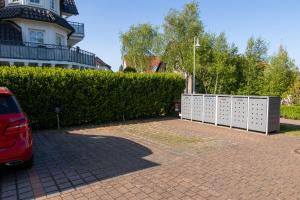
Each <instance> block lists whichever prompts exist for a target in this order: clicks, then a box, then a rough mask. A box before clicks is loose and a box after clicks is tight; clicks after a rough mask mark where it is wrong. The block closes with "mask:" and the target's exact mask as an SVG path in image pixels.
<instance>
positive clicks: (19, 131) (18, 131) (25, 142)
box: [0, 87, 33, 167]
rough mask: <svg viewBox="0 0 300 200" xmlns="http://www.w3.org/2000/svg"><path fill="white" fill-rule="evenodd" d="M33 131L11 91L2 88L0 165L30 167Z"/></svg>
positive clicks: (0, 104)
mask: <svg viewBox="0 0 300 200" xmlns="http://www.w3.org/2000/svg"><path fill="white" fill-rule="evenodd" d="M32 162H33V154H32V131H31V128H30V126H29V122H28V119H27V116H26V114H24V113H23V111H22V109H21V108H20V106H19V104H18V102H17V100H16V98H15V97H14V95H13V94H12V92H11V91H10V90H8V89H7V88H3V87H0V165H6V166H26V167H30V166H31V165H32Z"/></svg>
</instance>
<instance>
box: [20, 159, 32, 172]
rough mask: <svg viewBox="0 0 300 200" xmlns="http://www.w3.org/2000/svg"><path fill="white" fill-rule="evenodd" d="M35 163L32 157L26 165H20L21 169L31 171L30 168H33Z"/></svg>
mask: <svg viewBox="0 0 300 200" xmlns="http://www.w3.org/2000/svg"><path fill="white" fill-rule="evenodd" d="M33 163H34V157H33V156H32V157H31V158H30V160H27V161H25V162H24V163H22V164H21V165H20V167H21V168H22V169H29V168H31V167H32V166H33Z"/></svg>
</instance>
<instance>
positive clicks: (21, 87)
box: [0, 67, 185, 128]
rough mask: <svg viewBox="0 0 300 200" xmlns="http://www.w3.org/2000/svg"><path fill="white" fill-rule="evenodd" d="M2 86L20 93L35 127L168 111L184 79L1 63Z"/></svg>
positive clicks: (90, 121)
mask: <svg viewBox="0 0 300 200" xmlns="http://www.w3.org/2000/svg"><path fill="white" fill-rule="evenodd" d="M0 86H3V87H8V88H9V89H10V90H12V91H13V92H14V94H15V95H16V96H17V98H18V100H19V102H20V104H21V105H22V107H23V109H24V111H25V112H26V113H27V114H28V116H29V118H30V119H31V122H32V125H33V127H35V128H53V127H56V113H55V107H60V108H61V110H62V112H61V119H62V123H63V126H74V125H82V124H91V123H101V122H108V121H116V120H123V119H135V118H141V117H152V116H159V115H162V114H168V113H169V112H170V108H171V102H173V101H174V100H175V99H177V98H179V97H180V95H181V93H182V92H183V90H184V87H185V82H184V79H183V78H182V77H181V76H178V75H175V74H137V73H112V72H104V71H94V70H85V71H80V70H70V69H58V68H36V67H35V68H31V67H19V68H17V67H0Z"/></svg>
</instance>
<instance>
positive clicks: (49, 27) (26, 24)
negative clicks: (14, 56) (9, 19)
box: [13, 19, 68, 45]
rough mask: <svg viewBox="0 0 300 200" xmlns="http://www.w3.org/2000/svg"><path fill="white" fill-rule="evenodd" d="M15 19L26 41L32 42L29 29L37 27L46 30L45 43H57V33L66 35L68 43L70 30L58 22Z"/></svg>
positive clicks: (65, 41)
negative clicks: (57, 23)
mask: <svg viewBox="0 0 300 200" xmlns="http://www.w3.org/2000/svg"><path fill="white" fill-rule="evenodd" d="M13 21H14V22H15V23H17V24H18V25H19V26H20V27H21V28H22V37H23V41H24V42H30V38H29V30H30V29H36V30H43V31H44V43H45V44H56V33H58V34H61V35H63V36H64V45H67V39H68V30H67V29H64V28H62V27H60V26H58V25H56V24H51V23H47V22H40V21H32V20H25V19H15V20H13Z"/></svg>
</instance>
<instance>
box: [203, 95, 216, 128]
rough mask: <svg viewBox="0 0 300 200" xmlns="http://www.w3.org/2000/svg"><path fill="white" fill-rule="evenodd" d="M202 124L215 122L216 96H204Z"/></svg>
mask: <svg viewBox="0 0 300 200" xmlns="http://www.w3.org/2000/svg"><path fill="white" fill-rule="evenodd" d="M204 122H208V123H215V122H216V96H204Z"/></svg>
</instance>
